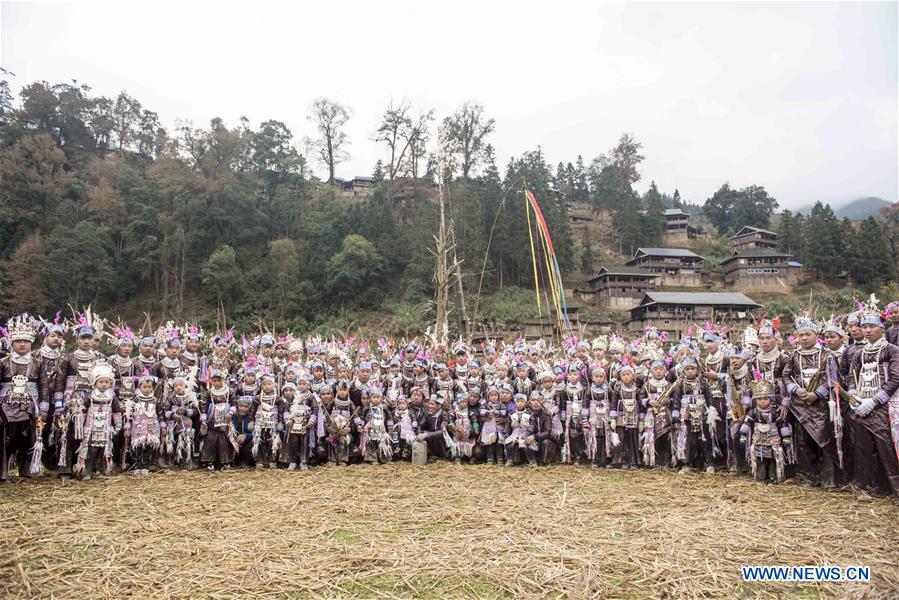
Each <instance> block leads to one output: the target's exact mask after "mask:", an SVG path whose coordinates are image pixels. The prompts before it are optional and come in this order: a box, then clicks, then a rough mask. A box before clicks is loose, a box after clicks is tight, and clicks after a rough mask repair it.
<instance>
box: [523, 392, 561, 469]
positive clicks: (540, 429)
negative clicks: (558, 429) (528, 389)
mask: <svg viewBox="0 0 899 600" xmlns="http://www.w3.org/2000/svg"><path fill="white" fill-rule="evenodd" d="M544 406H545V403H544V398H543V397H542V396H540V395H539V394H538V393H536V392H533V393H532V394H531V400H530V403H529V406H528V411H529V412H530V414H531V438H532V439H533V442H534V443H535V444H537V448H538V454H537V464H539V465H541V466H546V465H551V464H553V463H554V462H556V460H557V459H558V445H557V442H556V437H555V436H554V434H553V416H551V415H550V414H549V413H548V412H547V411H546V409H545V408H544Z"/></svg>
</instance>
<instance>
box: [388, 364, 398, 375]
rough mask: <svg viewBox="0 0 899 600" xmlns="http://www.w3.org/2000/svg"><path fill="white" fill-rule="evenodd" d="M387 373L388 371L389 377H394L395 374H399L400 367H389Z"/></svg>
mask: <svg viewBox="0 0 899 600" xmlns="http://www.w3.org/2000/svg"><path fill="white" fill-rule="evenodd" d="M389 371H390V374H391V375H396V374H397V373H399V372H400V366H399V365H390V369H389Z"/></svg>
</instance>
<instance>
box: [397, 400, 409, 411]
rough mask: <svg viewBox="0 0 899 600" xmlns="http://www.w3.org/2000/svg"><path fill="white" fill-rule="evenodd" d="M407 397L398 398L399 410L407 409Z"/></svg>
mask: <svg viewBox="0 0 899 600" xmlns="http://www.w3.org/2000/svg"><path fill="white" fill-rule="evenodd" d="M406 406H407V404H406V399H405V398H397V401H396V407H397V409H398V410H406Z"/></svg>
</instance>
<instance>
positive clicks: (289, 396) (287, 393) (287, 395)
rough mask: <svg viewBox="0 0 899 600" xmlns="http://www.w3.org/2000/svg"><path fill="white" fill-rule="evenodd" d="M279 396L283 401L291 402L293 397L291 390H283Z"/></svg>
mask: <svg viewBox="0 0 899 600" xmlns="http://www.w3.org/2000/svg"><path fill="white" fill-rule="evenodd" d="M281 395H282V396H283V397H284V399H285V400H287V401H291V400H293V395H294V391H293V388H284V391H283V392H281Z"/></svg>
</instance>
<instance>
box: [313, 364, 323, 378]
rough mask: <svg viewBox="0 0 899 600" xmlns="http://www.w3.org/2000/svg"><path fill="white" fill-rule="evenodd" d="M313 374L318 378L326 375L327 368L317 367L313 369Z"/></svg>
mask: <svg viewBox="0 0 899 600" xmlns="http://www.w3.org/2000/svg"><path fill="white" fill-rule="evenodd" d="M312 376H313V377H315V378H316V379H321V378H322V377H324V376H325V370H324V369H322V368H321V367H315V368H314V369H312Z"/></svg>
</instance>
